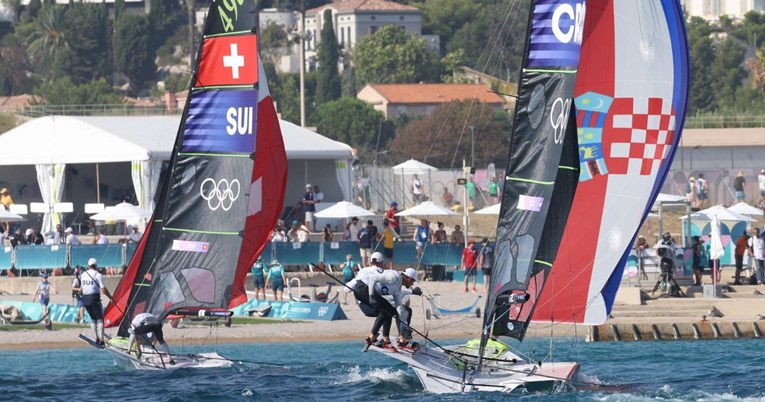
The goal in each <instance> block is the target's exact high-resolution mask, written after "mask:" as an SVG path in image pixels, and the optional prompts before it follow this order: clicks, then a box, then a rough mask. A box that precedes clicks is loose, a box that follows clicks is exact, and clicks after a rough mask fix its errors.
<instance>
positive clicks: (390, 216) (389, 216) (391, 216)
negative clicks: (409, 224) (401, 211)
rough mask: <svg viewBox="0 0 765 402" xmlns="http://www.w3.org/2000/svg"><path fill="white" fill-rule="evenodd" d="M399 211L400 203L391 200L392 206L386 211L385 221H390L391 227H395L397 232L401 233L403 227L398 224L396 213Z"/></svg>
mask: <svg viewBox="0 0 765 402" xmlns="http://www.w3.org/2000/svg"><path fill="white" fill-rule="evenodd" d="M397 213H398V203H397V202H396V201H391V202H390V208H388V210H387V211H385V221H386V222H388V224H389V225H390V228H391V229H393V230H394V231H395V232H396V234H401V228H400V227H399V224H398V216H396V214H397Z"/></svg>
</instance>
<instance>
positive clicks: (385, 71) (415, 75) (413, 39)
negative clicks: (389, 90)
mask: <svg viewBox="0 0 765 402" xmlns="http://www.w3.org/2000/svg"><path fill="white" fill-rule="evenodd" d="M353 61H354V63H355V65H356V72H357V79H358V80H359V81H361V82H364V83H381V84H384V83H407V82H419V81H426V82H436V81H438V79H439V78H440V69H441V66H440V63H439V60H438V57H437V56H436V53H435V52H433V51H432V50H430V49H429V48H428V47H427V44H426V43H425V41H424V40H423V39H421V38H419V37H417V36H416V35H413V34H408V33H406V32H405V31H404V29H403V28H401V27H399V26H397V25H388V26H385V27H383V28H381V29H380V30H379V31H377V32H375V33H374V34H372V35H369V36H367V37H365V38H364V39H362V40H361V41H360V42H359V43H357V44H356V47H355V48H354V49H353Z"/></svg>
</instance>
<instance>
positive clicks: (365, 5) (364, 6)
mask: <svg viewBox="0 0 765 402" xmlns="http://www.w3.org/2000/svg"><path fill="white" fill-rule="evenodd" d="M327 7H331V8H334V9H335V10H337V11H340V12H342V11H420V9H419V8H417V7H412V6H407V5H405V4H399V3H395V2H392V1H386V0H333V1H332V3H329V4H325V5H323V6H320V7H316V8H312V9H310V10H307V11H306V13H307V14H315V13H319V12H322V11H323V10H324V9H325V8H327Z"/></svg>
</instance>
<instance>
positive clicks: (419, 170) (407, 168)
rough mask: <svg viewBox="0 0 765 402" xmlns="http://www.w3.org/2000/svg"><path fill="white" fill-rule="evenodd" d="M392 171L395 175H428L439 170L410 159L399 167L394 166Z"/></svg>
mask: <svg viewBox="0 0 765 402" xmlns="http://www.w3.org/2000/svg"><path fill="white" fill-rule="evenodd" d="M391 169H393V173H395V174H426V173H428V172H432V171H435V170H438V168H435V167H433V166H430V165H428V164H427V163H423V162H420V161H418V160H414V159H409V160H408V161H406V162H404V163H399V164H398V165H396V166H393V167H392V168H391Z"/></svg>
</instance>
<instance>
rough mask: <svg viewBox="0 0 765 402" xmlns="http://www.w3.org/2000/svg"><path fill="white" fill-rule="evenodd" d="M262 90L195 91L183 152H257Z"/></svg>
mask: <svg viewBox="0 0 765 402" xmlns="http://www.w3.org/2000/svg"><path fill="white" fill-rule="evenodd" d="M257 105H258V91H257V90H255V89H250V90H244V91H199V92H194V93H192V95H191V102H190V105H189V114H188V117H187V118H186V125H185V129H184V132H183V145H181V151H182V152H231V153H245V154H250V153H253V152H255V128H256V127H257Z"/></svg>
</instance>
